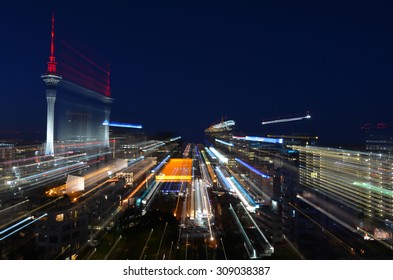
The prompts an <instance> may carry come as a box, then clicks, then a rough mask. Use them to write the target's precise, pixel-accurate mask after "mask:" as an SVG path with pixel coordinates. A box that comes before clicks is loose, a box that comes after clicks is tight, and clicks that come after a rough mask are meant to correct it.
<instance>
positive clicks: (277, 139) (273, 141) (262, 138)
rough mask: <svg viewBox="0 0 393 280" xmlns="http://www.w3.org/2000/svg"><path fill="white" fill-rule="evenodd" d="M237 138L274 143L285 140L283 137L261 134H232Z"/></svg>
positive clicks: (280, 142)
mask: <svg viewBox="0 0 393 280" xmlns="http://www.w3.org/2000/svg"><path fill="white" fill-rule="evenodd" d="M232 138H233V139H236V140H246V141H253V142H265V143H272V144H282V143H283V142H284V140H283V139H282V138H269V137H259V136H232Z"/></svg>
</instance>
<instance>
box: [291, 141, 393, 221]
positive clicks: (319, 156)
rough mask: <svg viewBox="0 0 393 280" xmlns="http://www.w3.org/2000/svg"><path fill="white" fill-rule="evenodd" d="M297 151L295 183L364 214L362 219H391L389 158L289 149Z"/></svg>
mask: <svg viewBox="0 0 393 280" xmlns="http://www.w3.org/2000/svg"><path fill="white" fill-rule="evenodd" d="M293 149H295V150H298V151H299V156H300V158H299V161H300V162H299V177H300V178H299V180H300V184H301V185H302V186H305V187H309V188H312V189H314V190H315V191H317V192H320V193H322V194H324V195H326V196H328V197H330V198H333V199H334V200H336V201H338V202H340V203H344V204H346V205H348V206H350V207H352V208H353V209H357V210H359V211H361V212H362V213H363V214H364V217H365V218H372V220H375V221H381V222H386V220H388V221H392V220H393V157H392V156H391V155H388V154H379V153H378V154H377V153H366V152H358V151H350V150H342V149H334V148H323V147H315V146H305V147H302V146H293Z"/></svg>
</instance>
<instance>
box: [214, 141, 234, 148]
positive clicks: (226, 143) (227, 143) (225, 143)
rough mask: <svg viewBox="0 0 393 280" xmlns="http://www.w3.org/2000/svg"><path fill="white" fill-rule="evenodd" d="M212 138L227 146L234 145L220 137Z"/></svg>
mask: <svg viewBox="0 0 393 280" xmlns="http://www.w3.org/2000/svg"><path fill="white" fill-rule="evenodd" d="M214 140H215V141H216V142H218V143H221V144H224V145H226V146H229V147H233V146H234V145H233V143H229V142H225V141H222V140H220V139H214Z"/></svg>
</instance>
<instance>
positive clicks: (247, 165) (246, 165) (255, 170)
mask: <svg viewBox="0 0 393 280" xmlns="http://www.w3.org/2000/svg"><path fill="white" fill-rule="evenodd" d="M235 160H236V161H237V162H239V163H241V164H243V165H244V166H245V167H247V168H248V169H250V170H251V171H253V172H254V173H256V174H258V175H259V176H262V178H266V179H269V178H270V176H269V175H266V174H264V173H262V172H261V171H259V170H257V169H255V168H254V167H252V166H251V165H249V164H247V163H245V162H244V161H242V160H241V159H238V158H235Z"/></svg>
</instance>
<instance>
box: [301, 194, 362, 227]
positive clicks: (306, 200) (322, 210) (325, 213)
mask: <svg viewBox="0 0 393 280" xmlns="http://www.w3.org/2000/svg"><path fill="white" fill-rule="evenodd" d="M296 197H297V198H299V199H300V200H301V201H303V202H305V203H307V204H308V205H310V206H312V207H314V208H315V209H317V210H318V211H319V212H321V213H323V214H324V215H326V216H328V217H329V218H330V219H332V220H333V221H335V222H337V223H338V224H340V225H342V226H343V227H345V228H346V229H348V230H349V231H351V232H353V233H356V232H357V230H356V228H355V227H353V226H351V225H349V224H347V223H346V222H344V221H343V220H341V219H339V218H337V217H336V216H334V215H332V214H330V213H329V212H327V211H325V210H324V209H322V208H321V207H319V206H318V205H316V204H314V203H312V202H311V201H309V200H308V199H305V198H304V197H302V196H301V195H299V194H297V195H296Z"/></svg>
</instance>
